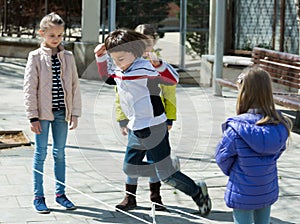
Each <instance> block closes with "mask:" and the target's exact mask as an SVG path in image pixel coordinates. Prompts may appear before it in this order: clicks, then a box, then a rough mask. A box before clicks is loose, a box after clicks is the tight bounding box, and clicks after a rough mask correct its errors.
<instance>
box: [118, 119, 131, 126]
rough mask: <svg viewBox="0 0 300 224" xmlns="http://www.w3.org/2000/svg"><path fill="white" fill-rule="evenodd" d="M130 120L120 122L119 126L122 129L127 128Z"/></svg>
mask: <svg viewBox="0 0 300 224" xmlns="http://www.w3.org/2000/svg"><path fill="white" fill-rule="evenodd" d="M128 122H129V120H127V119H125V120H120V121H119V125H120V127H126V126H127V124H128Z"/></svg>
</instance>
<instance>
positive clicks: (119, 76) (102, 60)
mask: <svg viewBox="0 0 300 224" xmlns="http://www.w3.org/2000/svg"><path fill="white" fill-rule="evenodd" d="M96 59H97V66H98V71H99V74H100V77H101V79H104V80H106V81H105V82H106V83H107V84H110V85H113V84H116V85H117V89H118V93H119V96H120V105H121V108H122V110H123V112H124V113H125V115H126V117H127V118H128V119H129V123H128V125H127V126H128V128H129V129H131V130H133V131H135V130H141V129H144V128H147V127H151V126H154V125H158V124H161V123H163V122H165V121H166V119H167V118H166V115H165V113H164V106H163V104H162V101H161V98H160V88H159V84H160V83H163V84H169V85H174V84H176V83H178V80H179V76H178V73H177V72H176V71H175V70H174V68H172V66H171V65H169V64H168V63H166V62H161V65H160V66H159V67H157V68H154V67H153V66H152V64H151V63H150V62H149V61H148V60H146V59H142V58H137V59H136V60H135V61H134V62H133V63H132V65H131V66H130V67H129V68H128V69H127V70H126V71H122V70H121V69H120V68H118V67H112V66H110V69H108V65H109V57H108V55H107V54H105V55H103V56H100V57H97V56H96ZM111 68H112V69H111Z"/></svg>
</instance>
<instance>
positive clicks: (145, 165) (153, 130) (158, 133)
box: [123, 122, 199, 197]
mask: <svg viewBox="0 0 300 224" xmlns="http://www.w3.org/2000/svg"><path fill="white" fill-rule="evenodd" d="M148 135H149V136H148ZM138 136H142V138H141V137H137V135H136V134H135V133H134V132H133V131H130V132H129V133H128V145H127V149H126V152H125V158H124V166H123V170H124V172H125V173H126V174H127V175H128V176H129V177H131V178H137V177H139V176H143V177H155V176H156V175H157V177H158V178H159V180H162V181H163V182H165V183H167V184H169V185H171V186H173V187H175V188H176V189H178V190H180V191H182V192H184V193H185V194H187V195H189V196H191V197H193V196H196V195H197V194H198V193H199V187H198V186H197V185H196V183H195V182H194V181H193V180H192V179H191V178H189V177H188V176H186V175H185V174H183V173H182V172H180V171H177V170H176V169H175V168H174V167H173V165H172V160H171V157H170V152H171V147H170V143H169V133H168V129H167V125H166V123H165V122H164V123H162V124H159V125H155V126H152V127H150V129H149V130H147V133H142V134H139V135H138ZM146 154H149V155H150V156H151V158H152V160H153V161H151V162H148V161H147V162H146V161H143V158H144V157H145V155H146Z"/></svg>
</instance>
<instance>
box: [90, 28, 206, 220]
mask: <svg viewBox="0 0 300 224" xmlns="http://www.w3.org/2000/svg"><path fill="white" fill-rule="evenodd" d="M147 40H148V38H147V37H146V36H145V35H143V34H141V33H138V32H135V31H131V30H115V31H113V32H111V33H110V34H109V35H108V36H107V38H106V39H105V43H104V44H100V45H98V46H97V47H96V48H95V54H96V59H97V65H98V69H99V73H100V76H101V77H102V78H103V79H106V83H108V84H116V85H117V90H118V94H119V96H120V105H121V107H122V110H123V112H124V113H125V115H126V117H127V118H128V120H129V122H128V125H127V126H128V129H129V133H128V143H127V149H126V153H125V158H124V166H123V170H124V172H125V173H126V174H127V175H128V176H130V177H132V178H135V177H139V176H154V175H157V176H158V177H159V179H160V180H162V181H163V182H165V183H167V184H169V185H171V186H173V187H175V188H177V189H178V190H180V191H182V192H184V193H185V194H187V195H189V196H191V197H192V199H193V200H194V201H195V203H196V205H197V206H198V208H199V211H200V214H201V215H203V216H205V215H208V213H209V212H210V210H211V200H210V198H209V195H208V192H207V187H206V184H205V182H203V181H202V182H199V183H198V184H196V183H195V182H194V181H193V180H192V179H191V178H190V177H188V176H186V175H185V174H183V173H182V172H180V171H178V170H176V168H175V167H173V164H172V160H171V158H170V150H171V147H170V144H169V137H168V129H167V124H166V120H167V118H166V115H165V112H164V107H163V104H162V101H161V98H160V95H159V94H160V88H159V84H160V83H164V84H170V85H174V84H176V83H177V82H178V74H177V73H176V71H173V72H172V70H174V69H172V67H170V66H169V64H167V63H165V62H163V61H161V62H160V63H159V65H158V66H157V67H156V68H154V67H153V65H152V64H151V63H150V62H149V60H146V59H143V58H142V55H143V54H144V51H145V49H146V41H147ZM107 53H108V54H109V56H110V57H111V58H112V59H113V62H114V64H115V65H116V66H115V67H114V68H113V69H109V70H108V60H107V59H108V54H107ZM170 71H171V72H170ZM146 153H150V154H151V158H152V159H153V163H151V164H149V163H147V162H144V161H143V158H144V157H145V155H146ZM126 191H127V192H128V198H127V199H128V200H134V198H133V196H132V195H134V194H135V191H136V185H126ZM117 210H118V208H117Z"/></svg>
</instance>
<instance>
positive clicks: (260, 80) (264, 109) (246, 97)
mask: <svg viewBox="0 0 300 224" xmlns="http://www.w3.org/2000/svg"><path fill="white" fill-rule="evenodd" d="M237 82H238V84H239V85H240V89H239V95H238V99H237V104H236V113H237V114H243V113H247V111H248V110H249V109H258V110H259V111H260V112H261V113H262V114H263V118H262V119H261V120H259V121H257V123H256V124H257V125H263V124H267V123H273V124H279V123H282V124H284V125H285V127H286V128H287V130H288V131H289V132H290V130H291V128H292V122H291V121H290V119H288V118H287V117H283V116H282V115H281V114H279V113H278V112H277V111H276V109H275V103H274V99H273V91H272V82H271V77H270V75H269V73H268V72H267V71H265V70H264V69H262V68H260V67H258V66H256V65H255V66H252V67H248V68H246V69H245V70H243V71H242V73H241V74H240V75H239V78H238V81H237Z"/></svg>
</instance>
